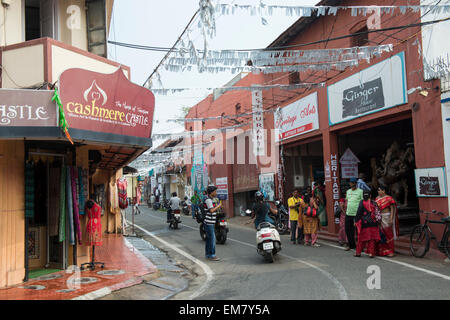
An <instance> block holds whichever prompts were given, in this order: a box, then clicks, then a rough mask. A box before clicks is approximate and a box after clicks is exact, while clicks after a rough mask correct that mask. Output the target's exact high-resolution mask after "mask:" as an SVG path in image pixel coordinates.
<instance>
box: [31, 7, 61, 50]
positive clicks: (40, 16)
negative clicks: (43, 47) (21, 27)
mask: <svg viewBox="0 0 450 320" xmlns="http://www.w3.org/2000/svg"><path fill="white" fill-rule="evenodd" d="M56 11H57V2H56V0H40V1H39V0H26V1H25V41H29V40H33V39H38V38H43V37H49V38H53V39H57V38H58V35H57V30H58V28H57V15H56Z"/></svg>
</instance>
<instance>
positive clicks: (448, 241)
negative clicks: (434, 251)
mask: <svg viewBox="0 0 450 320" xmlns="http://www.w3.org/2000/svg"><path fill="white" fill-rule="evenodd" d="M442 240H443V242H444V252H445V254H446V255H447V257H448V258H449V259H450V231H447V233H446V234H445V235H444V238H443V239H442Z"/></svg>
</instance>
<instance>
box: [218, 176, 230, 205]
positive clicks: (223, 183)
mask: <svg viewBox="0 0 450 320" xmlns="http://www.w3.org/2000/svg"><path fill="white" fill-rule="evenodd" d="M216 187H217V198H219V199H220V200H228V178H227V177H223V178H216Z"/></svg>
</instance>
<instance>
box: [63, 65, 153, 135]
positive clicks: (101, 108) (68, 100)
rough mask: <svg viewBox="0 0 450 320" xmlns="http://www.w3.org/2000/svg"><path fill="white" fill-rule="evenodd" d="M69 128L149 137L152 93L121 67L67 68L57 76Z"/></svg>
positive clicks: (151, 119) (151, 117)
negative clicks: (100, 69)
mask: <svg viewBox="0 0 450 320" xmlns="http://www.w3.org/2000/svg"><path fill="white" fill-rule="evenodd" d="M59 84H60V98H61V102H62V105H63V108H64V113H65V115H66V119H67V122H68V124H69V128H74V129H82V130H89V131H98V132H104V133H112V134H118V135H127V136H134V137H141V138H149V137H150V136H151V132H152V123H153V113H154V107H155V97H154V95H153V93H152V92H151V91H149V90H147V89H146V88H144V87H141V86H138V85H136V84H134V83H132V82H130V81H129V80H128V79H127V78H126V77H125V75H124V73H123V71H122V69H118V70H117V71H116V72H114V73H112V74H103V73H97V72H92V71H87V70H83V69H69V70H66V71H64V72H63V73H62V74H61V77H60V79H59Z"/></svg>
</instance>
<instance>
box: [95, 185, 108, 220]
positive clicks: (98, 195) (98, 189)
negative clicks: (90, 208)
mask: <svg viewBox="0 0 450 320" xmlns="http://www.w3.org/2000/svg"><path fill="white" fill-rule="evenodd" d="M94 200H95V202H96V203H97V204H98V205H99V206H100V207H101V208H102V214H103V210H104V209H106V207H105V205H106V201H105V185H104V184H95V185H94Z"/></svg>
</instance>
